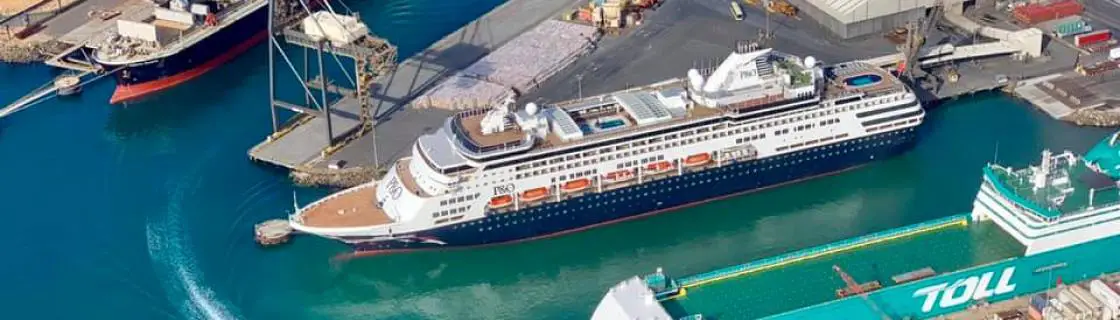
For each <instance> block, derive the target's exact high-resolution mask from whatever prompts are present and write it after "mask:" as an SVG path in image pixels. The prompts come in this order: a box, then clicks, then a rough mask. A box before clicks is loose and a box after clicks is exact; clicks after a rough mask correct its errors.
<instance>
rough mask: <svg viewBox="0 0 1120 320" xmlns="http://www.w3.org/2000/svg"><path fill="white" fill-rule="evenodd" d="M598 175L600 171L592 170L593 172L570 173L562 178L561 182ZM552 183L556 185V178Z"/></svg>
mask: <svg viewBox="0 0 1120 320" xmlns="http://www.w3.org/2000/svg"><path fill="white" fill-rule="evenodd" d="M596 173H599V170H598V169H591V170H585V171H583V172H576V173H569V174H568V175H566V176H560V182H564V181H565V180H571V179H579V178H583V177H586V176H590V175H594V174H596ZM552 183H556V178H555V177H554V178H552Z"/></svg>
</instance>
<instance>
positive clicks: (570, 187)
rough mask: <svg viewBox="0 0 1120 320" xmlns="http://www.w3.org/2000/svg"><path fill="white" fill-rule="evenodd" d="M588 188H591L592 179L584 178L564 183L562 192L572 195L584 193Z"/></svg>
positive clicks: (561, 188)
mask: <svg viewBox="0 0 1120 320" xmlns="http://www.w3.org/2000/svg"><path fill="white" fill-rule="evenodd" d="M588 187H591V179H587V178H583V179H576V180H572V181H568V182H567V183H564V185H563V186H561V187H560V191H563V192H566V193H572V192H579V191H583V189H587V188H588Z"/></svg>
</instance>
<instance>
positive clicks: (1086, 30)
mask: <svg viewBox="0 0 1120 320" xmlns="http://www.w3.org/2000/svg"><path fill="white" fill-rule="evenodd" d="M1092 31H1093V26H1092V25H1088V24H1087V25H1084V26H1082V27H1081V29H1077V30H1072V31H1069V32H1055V33H1054V35H1055V36H1057V37H1058V38H1065V37H1068V36H1076V35H1079V34H1083V33H1089V32H1092Z"/></svg>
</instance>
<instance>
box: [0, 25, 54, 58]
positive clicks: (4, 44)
mask: <svg viewBox="0 0 1120 320" xmlns="http://www.w3.org/2000/svg"><path fill="white" fill-rule="evenodd" d="M41 47H42V43H40V42H32V41H20V40H18V39H15V38H14V37H13V36H11V35H9V34H6V33H3V32H0V62H8V63H30V62H38V61H43V60H45V59H46V58H47V56H46V55H45V54H43V50H42V48H41Z"/></svg>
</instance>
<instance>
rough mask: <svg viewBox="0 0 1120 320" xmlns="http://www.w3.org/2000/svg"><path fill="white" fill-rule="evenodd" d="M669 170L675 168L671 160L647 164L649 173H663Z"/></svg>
mask: <svg viewBox="0 0 1120 320" xmlns="http://www.w3.org/2000/svg"><path fill="white" fill-rule="evenodd" d="M669 170H673V164H672V163H670V162H669V161H661V162H656V163H651V164H649V165H647V166H646V173H649V174H662V173H666V172H669Z"/></svg>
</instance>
